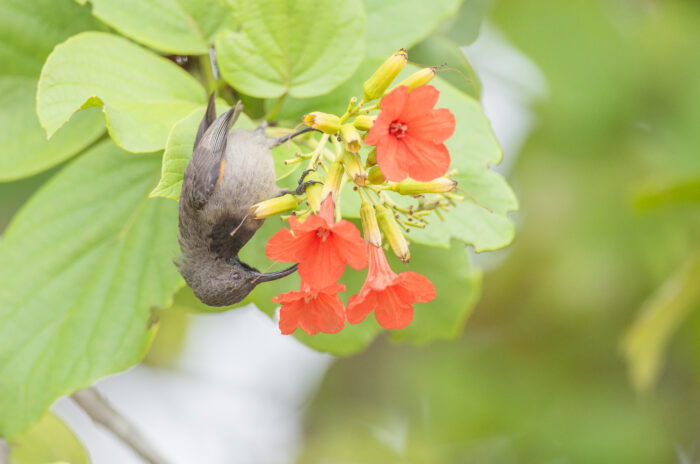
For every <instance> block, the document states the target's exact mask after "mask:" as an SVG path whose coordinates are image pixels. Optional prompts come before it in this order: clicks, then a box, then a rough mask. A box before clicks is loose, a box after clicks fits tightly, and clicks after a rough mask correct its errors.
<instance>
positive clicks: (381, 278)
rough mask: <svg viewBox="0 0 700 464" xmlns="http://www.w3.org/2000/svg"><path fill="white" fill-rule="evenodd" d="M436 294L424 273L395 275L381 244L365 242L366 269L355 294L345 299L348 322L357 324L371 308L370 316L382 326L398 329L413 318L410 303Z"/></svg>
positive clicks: (421, 301) (425, 299)
mask: <svg viewBox="0 0 700 464" xmlns="http://www.w3.org/2000/svg"><path fill="white" fill-rule="evenodd" d="M435 296H436V293H435V287H434V286H433V284H432V282H430V281H429V280H428V279H427V277H425V276H422V275H420V274H418V273H416V272H402V273H400V274H398V275H396V274H395V273H394V272H393V271H392V270H391V268H390V267H389V263H388V262H387V260H386V256H385V255H384V250H382V248H381V247H377V246H374V245H369V272H368V273H367V279H366V280H365V283H364V284H363V285H362V289H361V290H360V294H359V295H353V296H351V297H350V300H349V301H348V307H347V314H348V321H349V322H350V323H351V324H358V323H360V322H362V320H363V319H364V318H365V317H366V316H367V315H368V314H369V313H370V312H372V310H373V309H374V310H375V311H374V317H376V318H377V322H379V325H381V326H382V327H384V328H385V329H401V328H403V327H406V326H407V325H408V324H410V323H411V321H412V320H413V303H427V302H428V301H431V300H432V299H434V298H435Z"/></svg>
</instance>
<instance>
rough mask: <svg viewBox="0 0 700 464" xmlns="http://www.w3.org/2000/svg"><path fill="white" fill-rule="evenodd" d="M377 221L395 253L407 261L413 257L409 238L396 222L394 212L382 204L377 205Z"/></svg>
mask: <svg viewBox="0 0 700 464" xmlns="http://www.w3.org/2000/svg"><path fill="white" fill-rule="evenodd" d="M377 222H378V223H379V228H380V229H381V231H382V232H383V233H384V236H385V237H386V241H387V242H389V246H390V247H391V249H392V250H393V252H394V254H395V255H396V256H397V257H398V258H399V259H400V260H401V261H403V262H404V263H407V262H408V261H409V260H410V259H411V252H410V251H409V249H408V240H406V237H404V235H403V230H402V229H401V227H400V226H399V224H398V223H397V222H396V219H394V214H393V212H392V211H391V210H390V209H387V208H386V207H384V206H382V205H377Z"/></svg>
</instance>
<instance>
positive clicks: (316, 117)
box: [304, 111, 340, 134]
mask: <svg viewBox="0 0 700 464" xmlns="http://www.w3.org/2000/svg"><path fill="white" fill-rule="evenodd" d="M304 124H306V125H307V126H309V127H313V128H314V129H318V130H320V131H321V132H324V133H326V134H335V133H336V132H338V131H339V130H340V118H339V117H338V116H336V115H334V114H328V113H321V112H320V111H314V112H313V113H309V114H306V115H304Z"/></svg>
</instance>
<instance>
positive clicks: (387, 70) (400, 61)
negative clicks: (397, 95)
mask: <svg viewBox="0 0 700 464" xmlns="http://www.w3.org/2000/svg"><path fill="white" fill-rule="evenodd" d="M407 61H408V53H407V52H406V50H404V49H403V48H402V49H401V50H399V51H398V52H396V53H394V54H393V55H392V56H390V57H389V58H387V60H386V61H385V62H384V63H383V64H382V65H381V66H380V67H379V69H377V70H376V71H375V72H374V74H372V77H370V78H369V79H367V80H366V81H365V83H364V84H363V86H362V89H363V90H364V96H363V97H362V100H363V101H364V102H368V101H371V100H374V99H375V98H379V97H381V96H382V95H384V91H385V90H386V89H387V88H388V87H389V86H390V85H391V83H392V82H393V80H394V79H395V78H396V76H398V75H399V73H400V72H401V70H402V69H403V67H404V66H406V62H407Z"/></svg>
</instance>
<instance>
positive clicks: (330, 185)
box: [321, 160, 344, 202]
mask: <svg viewBox="0 0 700 464" xmlns="http://www.w3.org/2000/svg"><path fill="white" fill-rule="evenodd" d="M343 173H344V170H343V163H342V162H341V161H340V160H335V161H333V162H332V163H331V165H330V166H328V175H327V176H326V183H325V184H323V190H322V191H321V202H323V200H325V199H326V197H327V196H328V195H331V194H332V195H333V202H335V201H336V199H337V198H338V194H339V193H340V185H341V182H342V180H343Z"/></svg>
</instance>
